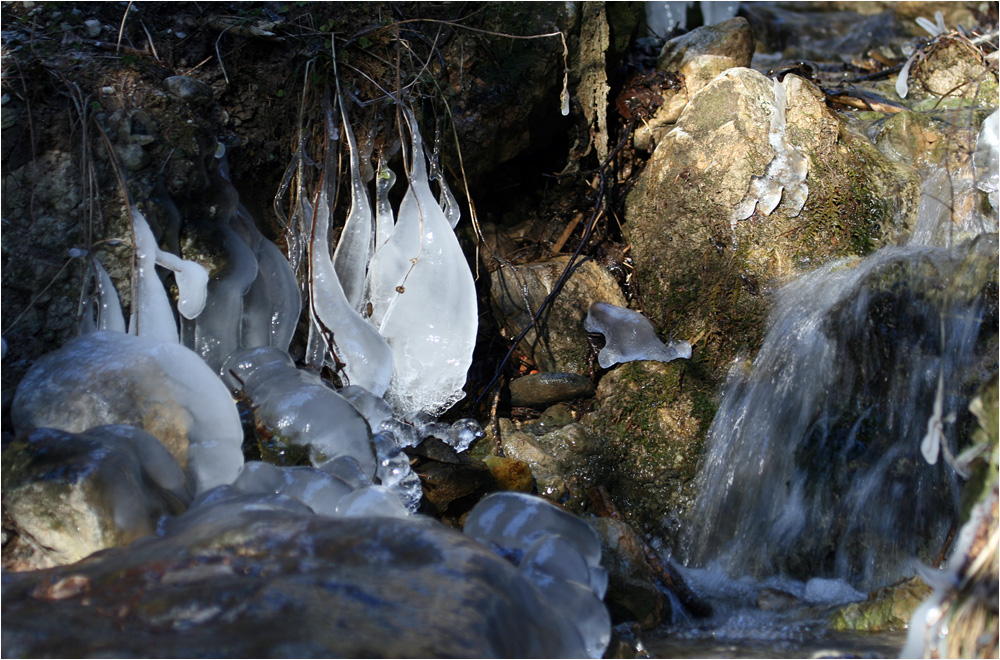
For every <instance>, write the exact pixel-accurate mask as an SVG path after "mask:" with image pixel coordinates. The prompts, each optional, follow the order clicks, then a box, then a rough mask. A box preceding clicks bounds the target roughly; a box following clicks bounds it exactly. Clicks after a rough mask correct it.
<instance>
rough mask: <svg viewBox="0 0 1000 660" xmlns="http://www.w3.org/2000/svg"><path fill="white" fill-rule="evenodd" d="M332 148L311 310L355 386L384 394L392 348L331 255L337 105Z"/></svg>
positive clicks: (329, 119) (313, 261) (315, 242)
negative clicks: (356, 302)
mask: <svg viewBox="0 0 1000 660" xmlns="http://www.w3.org/2000/svg"><path fill="white" fill-rule="evenodd" d="M326 130H327V148H326V157H325V159H324V165H323V181H322V184H321V186H320V192H319V195H318V200H317V203H316V209H315V211H314V214H313V223H314V225H313V231H312V239H311V241H310V245H309V259H310V267H311V268H310V279H309V292H310V311H311V314H312V315H313V319H314V320H315V322H316V323H317V324H318V325H319V326H320V328H322V329H323V330H325V331H326V332H328V333H329V335H327V338H328V339H332V341H333V346H332V349H333V351H334V354H335V355H336V357H337V359H338V360H339V361H340V362H341V363H342V364H343V365H344V367H343V373H344V375H345V376H346V377H347V380H348V382H349V383H350V384H351V385H360V386H361V387H364V388H365V389H367V390H368V391H369V392H371V393H373V394H374V395H375V396H382V395H383V394H384V393H385V391H386V389H387V388H388V387H389V380H390V378H391V376H392V360H393V358H392V351H391V350H390V349H389V345H388V344H387V343H386V341H385V339H383V338H382V337H381V336H380V335H379V333H378V331H377V330H376V329H375V328H374V327H372V326H371V325H369V324H368V323H366V322H365V320H364V319H362V318H361V315H360V314H359V313H358V312H357V311H356V310H355V309H354V308H353V307H352V306H351V305H350V303H349V302H348V301H347V297H346V296H345V295H344V290H343V288H341V285H340V280H339V278H338V277H337V273H336V271H335V270H334V267H333V261H332V260H331V259H330V253H329V248H328V246H329V244H330V243H329V239H328V238H327V232H328V230H329V223H330V215H331V207H330V200H331V198H332V196H333V192H334V189H335V187H336V185H335V182H336V178H337V177H336V153H337V149H336V144H335V142H336V139H337V129H336V124H335V123H334V119H333V111H332V109H329V108H328V109H327V116H326Z"/></svg>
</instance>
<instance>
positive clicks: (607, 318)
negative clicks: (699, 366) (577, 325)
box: [583, 302, 691, 369]
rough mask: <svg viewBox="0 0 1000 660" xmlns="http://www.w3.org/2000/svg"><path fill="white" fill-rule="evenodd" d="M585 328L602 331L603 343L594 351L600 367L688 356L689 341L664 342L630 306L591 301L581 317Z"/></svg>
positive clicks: (669, 359) (591, 330)
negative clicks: (600, 347) (596, 353)
mask: <svg viewBox="0 0 1000 660" xmlns="http://www.w3.org/2000/svg"><path fill="white" fill-rule="evenodd" d="M583 327H584V329H586V330H587V332H598V333H600V334H602V335H604V339H605V344H604V348H602V349H601V351H600V353H598V355H597V362H598V364H600V365H601V368H602V369H608V368H610V367H612V366H614V365H616V364H619V363H622V362H633V361H635V360H658V361H660V362H670V361H671V360H676V359H677V358H684V359H689V358H690V357H691V344H689V343H688V342H686V341H675V342H671V343H670V345H669V346H668V345H666V344H664V343H663V342H662V341H660V340H659V338H658V337H657V336H656V331H655V330H654V329H653V324H652V323H650V322H649V319H647V318H646V317H645V316H643V315H642V314H640V313H639V312H636V311H634V310H631V309H627V308H625V307H619V306H618V305H612V304H611V303H606V302H595V303H593V304H592V305H591V306H590V310H589V311H588V312H587V318H585V319H584V320H583Z"/></svg>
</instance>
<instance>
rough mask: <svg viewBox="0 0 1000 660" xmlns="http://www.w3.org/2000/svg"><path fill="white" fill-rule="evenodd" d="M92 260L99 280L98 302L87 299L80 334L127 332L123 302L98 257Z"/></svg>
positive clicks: (91, 258)
mask: <svg viewBox="0 0 1000 660" xmlns="http://www.w3.org/2000/svg"><path fill="white" fill-rule="evenodd" d="M90 260H91V261H90V263H91V266H92V267H93V269H94V275H95V276H96V279H97V292H96V300H95V299H93V298H87V299H86V300H85V301H84V308H83V318H82V320H81V328H80V333H81V334H86V333H88V332H94V331H95V330H109V331H111V332H125V331H126V328H125V317H124V316H123V315H122V306H121V301H120V300H119V298H118V292H117V291H116V290H115V285H114V283H113V282H112V281H111V277H110V276H109V275H108V271H106V270H104V266H102V265H101V262H100V261H98V260H97V257H94V256H93V255H91V257H90ZM88 284H89V282H88Z"/></svg>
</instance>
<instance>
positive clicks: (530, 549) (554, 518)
mask: <svg viewBox="0 0 1000 660" xmlns="http://www.w3.org/2000/svg"><path fill="white" fill-rule="evenodd" d="M464 531H465V533H466V534H467V535H469V536H471V537H473V538H475V539H477V540H479V541H482V542H483V543H485V544H487V545H488V546H490V547H493V548H494V549H496V550H497V551H498V552H499V553H500V554H501V555H502V556H505V557H507V558H508V559H509V560H510V561H512V562H513V563H514V564H516V565H517V566H518V568H519V570H520V571H521V574H522V575H524V576H525V577H527V578H528V579H529V580H530V581H531V582H532V584H534V585H535V587H536V588H537V589H538V590H539V591H540V592H541V593H542V595H543V597H544V598H545V600H546V601H548V602H549V603H550V604H551V605H552V606H553V608H556V609H558V610H559V611H560V613H561V614H563V616H565V617H566V618H567V620H569V621H570V622H571V623H572V624H573V626H574V627H575V628H576V629H577V632H578V633H579V635H580V638H581V640H582V642H583V646H584V648H585V649H586V655H587V657H590V658H600V657H602V656H603V655H604V651H605V649H606V648H607V646H608V642H609V641H610V640H611V617H610V616H609V615H608V611H607V608H606V607H605V606H604V603H603V598H604V594H605V592H606V591H607V586H608V575H607V572H606V571H605V570H604V569H603V568H602V567H601V565H600V560H601V543H600V539H599V538H598V536H597V533H596V532H595V531H594V530H593V529H592V528H591V527H590V526H589V525H588V524H587V523H585V522H584V521H583V520H581V519H579V518H577V517H576V516H574V515H573V514H571V513H568V512H566V511H564V510H562V509H560V508H559V507H557V506H556V505H554V504H552V503H551V502H548V501H546V500H544V499H542V498H540V497H537V496H533V495H527V494H525V493H515V492H500V493H494V494H493V495H489V496H488V497H486V498H484V499H483V500H481V501H480V502H479V503H478V504H477V505H476V506H475V507H473V509H472V511H470V512H469V516H468V518H467V519H466V522H465V530H464Z"/></svg>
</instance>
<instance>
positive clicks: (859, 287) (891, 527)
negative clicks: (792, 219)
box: [680, 168, 997, 600]
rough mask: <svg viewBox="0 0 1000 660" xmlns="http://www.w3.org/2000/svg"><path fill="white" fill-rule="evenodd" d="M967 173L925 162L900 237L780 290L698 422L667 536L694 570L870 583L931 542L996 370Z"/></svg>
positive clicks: (923, 553)
mask: <svg viewBox="0 0 1000 660" xmlns="http://www.w3.org/2000/svg"><path fill="white" fill-rule="evenodd" d="M972 178H973V177H972V172H971V168H970V169H969V170H968V171H967V172H964V173H962V172H960V173H956V172H955V171H952V172H950V173H943V172H930V173H929V174H928V176H926V177H925V182H926V183H925V185H924V188H923V204H922V208H921V212H920V217H919V219H918V221H917V224H916V227H915V228H914V231H913V238H912V239H911V241H910V243H909V244H908V245H907V246H905V247H891V248H884V249H882V250H880V251H878V252H876V253H874V254H872V255H870V256H869V257H866V258H864V259H857V258H852V259H846V260H842V261H838V262H835V263H831V264H827V265H826V266H824V267H822V268H819V269H817V270H815V271H813V272H811V273H809V274H807V275H806V276H804V277H803V278H801V279H800V280H798V281H796V282H793V283H791V284H789V285H787V286H786V287H785V288H784V289H783V290H781V291H780V292H779V293H778V295H777V299H776V308H775V311H774V313H773V314H772V319H771V325H770V329H769V332H768V335H767V337H766V339H765V341H764V343H763V346H762V347H761V349H760V351H759V353H758V355H757V356H756V358H755V359H754V360H753V362H752V364H751V363H750V362H749V361H743V362H741V363H739V364H737V365H735V366H734V368H733V370H732V372H731V375H730V380H729V382H728V383H727V385H726V389H725V391H724V393H723V397H722V403H721V406H720V409H719V411H718V413H717V415H716V417H715V419H714V421H713V424H712V427H711V429H710V431H709V434H708V443H709V444H708V446H709V449H708V452H707V454H706V457H705V460H704V463H703V465H702V468H701V472H700V473H699V475H698V487H699V492H700V499H699V502H698V504H697V506H696V508H695V510H694V511H693V513H692V516H691V519H690V520H691V523H690V525H689V527H688V534H687V537H686V538H685V539H684V540H683V543H682V547H681V548H680V552H681V554H682V555H683V558H684V560H685V562H686V563H687V564H688V565H689V566H716V567H718V568H722V569H724V571H725V572H726V573H727V574H728V575H729V576H730V577H738V576H751V577H753V578H754V579H756V580H764V579H787V578H791V579H794V580H803V581H805V580H808V579H810V578H817V577H819V578H837V579H839V580H842V581H846V582H848V583H850V584H851V585H852V586H853V587H855V588H857V589H870V588H873V587H876V586H880V585H884V584H887V583H890V582H892V581H894V580H896V579H899V578H901V577H904V576H907V575H912V574H913V564H912V560H913V559H914V558H918V559H920V560H922V561H924V562H928V563H930V562H933V560H934V559H935V557H936V556H937V555H938V553H939V552H940V551H941V550H942V548H943V547H944V545H945V542H946V539H947V536H948V531H949V528H950V526H951V525H952V524H953V523H954V518H955V512H956V510H957V504H958V498H959V495H960V488H961V480H960V479H959V477H958V476H957V475H956V470H955V469H954V468H953V467H952V465H951V462H952V461H951V460H950V459H951V457H952V456H954V455H955V454H956V452H957V451H958V450H960V449H961V448H960V447H956V446H955V444H954V443H955V438H956V437H957V436H958V435H959V434H958V433H957V431H958V429H960V428H961V426H962V424H963V423H964V422H966V421H967V413H966V406H967V404H968V400H969V395H970V394H971V392H972V390H973V389H974V388H975V386H976V385H977V384H979V383H981V382H983V381H984V380H985V379H986V377H987V376H988V375H989V370H991V369H993V368H995V352H996V326H995V323H994V322H992V321H990V318H991V317H992V318H994V319H995V316H996V307H995V306H996V300H995V287H996V259H997V237H996V234H995V233H985V232H996V219H995V217H984V216H983V215H980V214H979V213H978V211H977V210H976V209H977V208H978V206H977V204H975V203H974V202H975V201H977V200H976V198H975V190H974V188H973V186H972V185H971V180H972ZM966 179H968V182H969V183H970V185H965V183H966V181H965V180H966ZM956 182H958V183H957V184H956ZM956 185H957V188H956ZM956 190H957V191H958V193H960V194H963V195H972V196H973V198H974V199H973V203H968V204H962V203H961V201H960V200H958V199H957V198H956V196H955V195H953V194H952V193H953V192H954V191H956ZM942 200H946V201H945V202H942ZM963 206H964V208H966V209H969V211H968V212H967V213H965V214H957V209H960V208H962V207H963ZM977 231H978V232H983V233H980V234H979V235H978V236H977V235H976V233H977ZM970 237H972V238H970ZM928 243H933V244H928ZM990 291H993V292H994V293H992V295H991V294H990ZM938 400H939V401H940V405H939V406H936V402H937V401H938ZM929 419H930V421H929ZM932 429H940V430H942V434H941V435H940V436H937V435H933V434H931V433H930V430H932ZM938 440H940V441H941V452H942V453H943V454H944V457H945V459H946V460H936V459H937V456H938V452H937V445H936V444H935V442H938ZM932 459H934V460H933V461H932ZM845 586H846V585H845ZM806 600H808V598H807V599H806Z"/></svg>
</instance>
